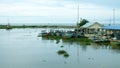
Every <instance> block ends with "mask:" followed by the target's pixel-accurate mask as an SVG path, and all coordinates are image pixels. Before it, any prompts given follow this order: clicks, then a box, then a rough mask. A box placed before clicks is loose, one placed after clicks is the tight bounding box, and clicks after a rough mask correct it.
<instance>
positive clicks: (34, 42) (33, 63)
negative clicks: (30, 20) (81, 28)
mask: <svg viewBox="0 0 120 68" xmlns="http://www.w3.org/2000/svg"><path fill="white" fill-rule="evenodd" d="M40 31H41V29H12V30H5V29H0V68H120V64H119V63H120V50H119V49H112V48H111V47H110V46H105V45H97V44H91V45H88V46H87V45H83V44H82V43H77V42H69V41H62V40H60V43H58V44H56V40H48V39H44V38H41V37H37V35H38V33H40ZM61 46H63V47H61ZM59 50H64V51H66V52H67V53H68V54H69V56H67V57H65V56H64V55H59V54H58V53H57V52H58V51H59Z"/></svg>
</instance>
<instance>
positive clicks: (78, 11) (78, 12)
mask: <svg viewBox="0 0 120 68" xmlns="http://www.w3.org/2000/svg"><path fill="white" fill-rule="evenodd" d="M77 16H78V19H77V24H78V23H79V19H80V18H79V4H78V11H77Z"/></svg>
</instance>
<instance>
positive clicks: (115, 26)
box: [103, 25, 120, 30]
mask: <svg viewBox="0 0 120 68" xmlns="http://www.w3.org/2000/svg"><path fill="white" fill-rule="evenodd" d="M103 29H106V30H120V25H111V26H104V27H103Z"/></svg>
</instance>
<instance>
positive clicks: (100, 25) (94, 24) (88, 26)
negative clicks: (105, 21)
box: [88, 22, 104, 27]
mask: <svg viewBox="0 0 120 68" xmlns="http://www.w3.org/2000/svg"><path fill="white" fill-rule="evenodd" d="M95 24H97V25H99V26H100V27H103V26H104V25H102V24H100V23H98V22H95V23H93V24H92V25H90V26H88V27H92V26H94V25H95Z"/></svg>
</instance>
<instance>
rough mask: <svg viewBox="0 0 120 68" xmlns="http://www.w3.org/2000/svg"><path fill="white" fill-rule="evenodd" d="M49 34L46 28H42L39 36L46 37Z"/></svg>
mask: <svg viewBox="0 0 120 68" xmlns="http://www.w3.org/2000/svg"><path fill="white" fill-rule="evenodd" d="M47 35H48V33H47V31H46V30H41V33H39V34H38V37H46V36H47Z"/></svg>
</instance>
